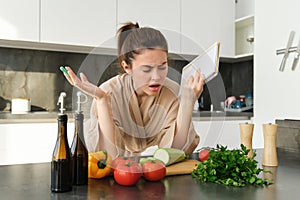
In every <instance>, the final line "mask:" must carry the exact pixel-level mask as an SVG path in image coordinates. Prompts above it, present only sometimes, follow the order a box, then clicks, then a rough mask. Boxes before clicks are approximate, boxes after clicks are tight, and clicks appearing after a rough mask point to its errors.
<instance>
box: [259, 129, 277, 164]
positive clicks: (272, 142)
mask: <svg viewBox="0 0 300 200" xmlns="http://www.w3.org/2000/svg"><path fill="white" fill-rule="evenodd" d="M263 132H264V153H263V161H262V165H264V166H273V167H274V166H278V160H277V151H276V137H277V124H271V123H269V124H263Z"/></svg>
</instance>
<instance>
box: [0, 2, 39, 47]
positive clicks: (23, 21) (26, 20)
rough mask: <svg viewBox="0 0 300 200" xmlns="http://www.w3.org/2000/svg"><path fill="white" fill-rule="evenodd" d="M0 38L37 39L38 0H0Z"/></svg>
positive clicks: (36, 40)
mask: <svg viewBox="0 0 300 200" xmlns="http://www.w3.org/2000/svg"><path fill="white" fill-rule="evenodd" d="M0 5H1V6H0V13H1V14H0V27H1V31H0V39H9V40H23V41H35V42H38V41H39V0H26V1H19V0H10V1H7V0H0Z"/></svg>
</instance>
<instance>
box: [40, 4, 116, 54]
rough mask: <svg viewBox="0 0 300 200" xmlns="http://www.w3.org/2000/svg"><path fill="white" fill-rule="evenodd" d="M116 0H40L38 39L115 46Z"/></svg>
mask: <svg viewBox="0 0 300 200" xmlns="http://www.w3.org/2000/svg"><path fill="white" fill-rule="evenodd" d="M115 34H116V1H111V0H87V1H81V0H64V1H60V0H51V1H49V0H41V42H47V43H58V44H71V45H82V46H95V47H98V46H101V47H109V48H116V43H115Z"/></svg>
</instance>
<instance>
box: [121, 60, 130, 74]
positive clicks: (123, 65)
mask: <svg viewBox="0 0 300 200" xmlns="http://www.w3.org/2000/svg"><path fill="white" fill-rule="evenodd" d="M121 66H122V68H123V70H124V71H125V72H126V73H128V74H130V72H131V69H130V67H129V65H128V64H127V63H126V62H125V61H124V60H123V61H122V62H121Z"/></svg>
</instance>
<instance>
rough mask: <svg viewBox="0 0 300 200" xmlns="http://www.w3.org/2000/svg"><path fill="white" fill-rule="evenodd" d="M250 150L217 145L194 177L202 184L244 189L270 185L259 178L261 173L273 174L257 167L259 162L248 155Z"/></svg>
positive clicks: (198, 167)
mask: <svg viewBox="0 0 300 200" xmlns="http://www.w3.org/2000/svg"><path fill="white" fill-rule="evenodd" d="M249 151H250V149H247V148H246V147H245V146H244V145H243V144H241V149H234V150H228V149H227V147H226V146H225V147H224V146H222V145H217V149H214V150H210V155H209V158H208V159H207V160H205V161H204V162H201V163H199V164H198V165H197V167H196V168H195V169H194V170H193V172H192V176H193V177H194V178H197V179H198V180H199V181H200V182H213V183H219V184H225V185H231V186H238V187H242V186H245V185H246V184H253V185H268V184H270V183H272V181H270V180H267V179H262V178H258V177H257V175H258V174H259V173H260V172H266V173H271V172H269V171H264V170H263V169H261V168H258V167H257V163H258V162H257V161H256V160H254V157H255V156H256V152H255V151H254V152H253V157H252V158H249V157H248V156H247V155H248V153H249Z"/></svg>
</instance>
